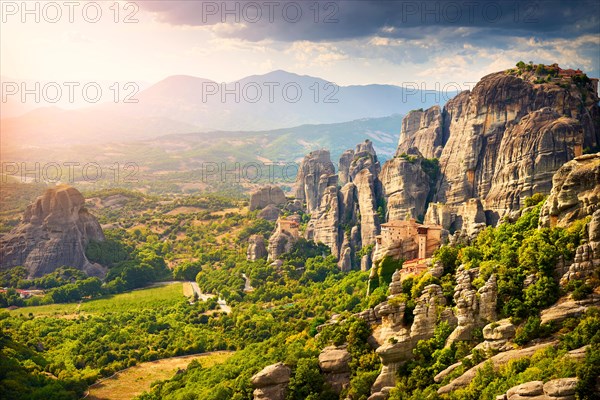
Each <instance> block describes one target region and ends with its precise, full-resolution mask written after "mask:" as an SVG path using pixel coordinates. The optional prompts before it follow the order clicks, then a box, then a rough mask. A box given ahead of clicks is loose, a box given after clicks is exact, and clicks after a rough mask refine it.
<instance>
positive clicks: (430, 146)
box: [396, 105, 447, 158]
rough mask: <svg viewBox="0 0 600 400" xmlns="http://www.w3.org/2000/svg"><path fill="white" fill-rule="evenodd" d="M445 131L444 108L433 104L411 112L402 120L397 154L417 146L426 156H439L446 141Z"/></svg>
mask: <svg viewBox="0 0 600 400" xmlns="http://www.w3.org/2000/svg"><path fill="white" fill-rule="evenodd" d="M446 139H447V138H445V137H444V132H443V118H442V110H441V109H440V107H439V106H437V105H436V106H433V107H431V108H428V109H427V110H425V111H423V110H414V111H411V112H409V113H408V114H407V115H406V117H404V119H403V120H402V130H401V131H400V141H399V143H398V150H397V151H396V155H400V154H402V153H408V151H409V149H410V148H412V147H416V148H417V149H419V151H420V152H421V154H423V156H424V157H425V158H439V157H440V155H441V154H442V149H443V147H444V144H445V142H446Z"/></svg>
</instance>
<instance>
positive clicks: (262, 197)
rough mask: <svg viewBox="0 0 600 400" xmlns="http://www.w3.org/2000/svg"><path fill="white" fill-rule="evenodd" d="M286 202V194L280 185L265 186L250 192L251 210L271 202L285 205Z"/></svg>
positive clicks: (275, 204) (276, 204) (263, 206)
mask: <svg viewBox="0 0 600 400" xmlns="http://www.w3.org/2000/svg"><path fill="white" fill-rule="evenodd" d="M285 203H286V198H285V194H284V193H283V190H281V188H280V187H279V186H272V185H267V186H263V187H261V188H259V189H257V190H256V191H254V192H252V193H251V194H250V205H249V208H250V211H254V210H260V209H262V208H265V207H266V206H268V205H269V204H272V205H274V206H283V205H284V204H285Z"/></svg>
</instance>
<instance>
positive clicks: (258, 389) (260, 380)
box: [251, 363, 291, 400]
mask: <svg viewBox="0 0 600 400" xmlns="http://www.w3.org/2000/svg"><path fill="white" fill-rule="evenodd" d="M290 376H291V370H290V368H289V367H287V366H286V365H284V364H283V363H277V364H273V365H269V366H267V367H265V368H264V369H263V370H262V371H260V372H259V373H257V374H256V375H254V376H253V377H252V378H251V382H252V386H254V388H255V389H254V400H285V395H286V392H287V386H288V383H289V381H290Z"/></svg>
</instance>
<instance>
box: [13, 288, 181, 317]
mask: <svg viewBox="0 0 600 400" xmlns="http://www.w3.org/2000/svg"><path fill="white" fill-rule="evenodd" d="M184 299H185V298H184V296H183V291H182V286H181V282H170V283H167V284H163V285H161V286H156V287H150V288H145V289H138V290H133V291H131V292H127V293H121V294H117V295H113V296H106V297H103V298H99V299H96V300H84V301H82V302H81V303H68V304H49V305H44V306H35V307H23V308H17V309H15V310H12V311H11V313H13V314H16V315H18V314H23V315H28V314H29V313H31V314H33V315H34V316H35V317H53V316H55V317H63V318H74V317H77V316H78V315H87V314H100V313H108V312H113V313H115V312H122V311H131V310H139V309H143V308H155V307H164V306H169V305H172V304H176V303H178V302H180V301H182V300H184Z"/></svg>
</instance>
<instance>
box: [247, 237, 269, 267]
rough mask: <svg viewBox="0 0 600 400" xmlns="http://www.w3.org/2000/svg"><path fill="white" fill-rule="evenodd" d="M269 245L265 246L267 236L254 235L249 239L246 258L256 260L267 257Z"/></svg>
mask: <svg viewBox="0 0 600 400" xmlns="http://www.w3.org/2000/svg"><path fill="white" fill-rule="evenodd" d="M267 255H268V252H267V247H266V246H265V238H263V237H262V235H252V236H250V238H249V239H248V251H247V252H246V259H248V261H256V260H260V259H261V258H265V257H267Z"/></svg>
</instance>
